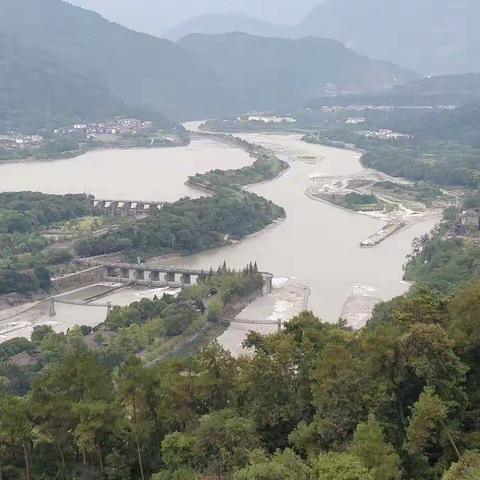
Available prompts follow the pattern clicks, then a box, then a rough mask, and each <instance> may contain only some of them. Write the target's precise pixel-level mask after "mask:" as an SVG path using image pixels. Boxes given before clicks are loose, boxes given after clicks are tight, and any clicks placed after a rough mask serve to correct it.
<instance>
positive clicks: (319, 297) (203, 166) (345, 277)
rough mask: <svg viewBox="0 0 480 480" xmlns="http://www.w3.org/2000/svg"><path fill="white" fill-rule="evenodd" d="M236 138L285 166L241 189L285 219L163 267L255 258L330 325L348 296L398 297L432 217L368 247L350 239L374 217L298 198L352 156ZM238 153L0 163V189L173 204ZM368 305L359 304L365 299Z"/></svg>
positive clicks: (270, 139) (196, 147)
mask: <svg viewBox="0 0 480 480" xmlns="http://www.w3.org/2000/svg"><path fill="white" fill-rule="evenodd" d="M241 136H242V137H243V138H245V139H246V140H249V141H251V142H254V143H258V144H261V145H264V146H266V147H268V148H271V149H272V150H273V151H274V152H275V153H277V155H279V156H280V157H281V158H283V159H285V160H287V161H288V162H289V164H290V167H291V168H290V169H289V170H288V171H287V172H286V173H285V174H284V175H283V176H281V177H280V178H278V179H276V180H273V181H271V182H267V183H264V184H260V185H256V186H254V187H252V188H251V189H250V190H251V191H253V192H255V193H257V194H258V195H261V196H263V197H265V198H268V199H270V200H272V201H273V202H275V203H277V204H278V205H281V206H283V207H284V208H285V210H286V212H287V219H286V220H285V221H284V222H282V223H279V224H277V225H275V226H272V227H270V228H267V229H266V230H264V231H262V232H260V233H258V234H256V235H253V236H251V237H249V238H247V239H245V240H244V241H242V242H240V243H238V244H236V245H231V246H227V247H223V248H220V249H216V250H211V251H207V252H203V253H200V254H197V255H192V256H189V257H183V258H177V259H169V260H168V261H167V263H169V264H177V265H188V266H191V267H199V268H205V269H209V268H210V267H211V266H213V267H216V266H218V265H220V264H221V263H223V261H224V260H225V261H226V262H227V263H228V265H229V266H231V267H236V268H242V267H243V266H245V265H246V264H247V263H248V262H250V261H253V260H256V261H257V262H258V264H259V266H260V267H261V268H262V269H263V270H267V271H271V272H273V273H274V274H275V275H276V276H277V277H295V278H297V279H298V280H299V281H301V282H303V283H304V284H306V285H307V286H308V287H310V289H311V296H310V303H309V307H310V308H311V309H312V310H314V311H315V312H316V313H317V314H318V315H320V316H321V317H322V318H323V319H325V320H330V321H335V320H336V319H338V317H339V316H340V314H341V313H342V311H343V308H344V304H345V302H346V300H347V298H349V296H351V295H352V293H357V294H358V293H359V292H360V293H363V294H365V293H366V294H367V297H369V298H371V299H374V300H375V299H379V298H381V299H384V300H387V299H390V298H392V297H394V296H396V295H399V294H402V293H403V292H404V291H405V290H406V289H407V288H408V285H407V284H405V283H404V282H402V280H401V279H402V273H403V272H402V265H403V263H404V261H405V257H406V256H407V255H408V254H409V252H410V251H411V242H412V240H413V239H414V238H416V237H418V236H420V235H422V234H424V233H427V232H428V231H429V230H431V229H432V228H433V226H434V225H435V223H436V222H437V221H438V216H435V215H430V216H425V217H421V218H419V219H418V220H417V221H416V222H414V223H413V224H412V225H410V226H409V227H408V228H406V229H404V230H402V231H401V232H399V233H398V234H397V235H395V236H393V237H392V238H390V239H388V240H387V241H385V242H384V243H382V244H381V245H380V246H378V247H376V248H373V249H362V248H360V242H361V241H362V240H364V239H365V238H366V237H368V236H369V235H371V234H372V233H375V232H376V231H377V230H378V229H379V228H380V227H381V226H382V225H383V223H384V222H383V221H382V220H380V219H375V218H372V217H369V216H366V215H360V214H355V213H350V212H348V211H345V210H342V209H339V208H336V207H333V206H331V205H328V204H324V203H321V202H315V201H313V200H311V199H309V198H308V197H307V196H306V195H305V190H306V188H307V187H308V186H309V183H310V179H309V177H310V175H312V174H316V173H321V174H325V175H332V176H349V175H352V174H355V173H359V172H361V171H362V169H363V167H362V166H361V164H360V162H359V158H360V155H359V154H358V153H356V152H352V151H347V150H340V149H335V148H330V147H324V146H321V145H311V144H306V143H304V142H302V141H301V137H300V136H299V135H271V134H245V135H241ZM251 161H252V160H251V159H250V158H249V157H248V156H247V154H246V153H245V152H243V151H242V150H240V149H238V148H234V147H231V146H228V145H225V144H220V143H216V142H214V141H212V140H205V139H200V140H194V141H193V142H192V143H191V145H189V146H187V147H179V148H175V149H153V150H142V149H137V150H104V151H97V152H91V153H87V154H86V155H83V156H81V157H78V158H75V159H68V160H61V161H45V162H34V163H22V164H7V165H2V166H0V190H2V191H4V190H37V191H43V192H47V193H80V192H91V193H93V194H94V195H96V196H97V198H107V199H110V198H111V199H125V200H165V201H173V200H176V199H178V198H180V197H182V196H185V195H189V196H198V193H197V192H194V191H192V190H191V189H189V188H188V187H186V186H185V184H184V183H185V181H186V180H187V179H188V176H189V175H194V174H195V173H198V172H205V171H208V170H211V169H215V168H221V169H229V168H238V167H242V166H245V165H247V164H250V163H251ZM367 303H368V302H367Z"/></svg>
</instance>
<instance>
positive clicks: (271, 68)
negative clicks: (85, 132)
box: [0, 0, 411, 120]
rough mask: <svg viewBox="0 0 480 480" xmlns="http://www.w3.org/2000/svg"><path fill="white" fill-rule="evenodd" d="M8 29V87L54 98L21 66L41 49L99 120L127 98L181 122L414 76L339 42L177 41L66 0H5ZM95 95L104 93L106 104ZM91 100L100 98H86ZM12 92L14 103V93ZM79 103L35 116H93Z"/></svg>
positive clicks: (4, 67) (3, 25) (2, 20)
mask: <svg viewBox="0 0 480 480" xmlns="http://www.w3.org/2000/svg"><path fill="white" fill-rule="evenodd" d="M0 35H2V37H3V38H4V40H3V42H4V43H5V44H6V43H8V42H9V41H11V42H13V43H14V44H17V45H21V48H18V49H17V51H16V53H13V52H10V53H8V52H9V50H8V49H4V55H3V57H2V58H3V60H2V64H1V65H0V66H1V68H0V76H1V77H0V81H1V82H2V84H8V85H13V84H15V85H17V84H18V85H22V90H26V91H27V92H29V93H30V94H32V95H34V96H37V97H38V98H39V99H45V98H51V91H50V90H51V89H49V88H47V86H48V84H49V83H50V82H49V81H48V80H47V81H45V82H43V83H41V82H35V80H34V78H35V76H33V75H24V74H22V73H21V72H22V70H21V69H16V68H12V65H15V64H24V65H29V64H30V62H31V58H30V57H31V56H32V55H33V52H36V53H35V62H36V64H37V65H36V66H35V70H38V71H44V70H46V69H47V67H48V68H50V69H51V68H54V70H55V71H56V72H57V73H56V74H55V75H56V76H58V77H59V78H61V79H62V81H63V82H64V84H65V87H64V88H63V87H62V89H61V90H65V91H68V88H67V87H68V85H70V87H69V88H70V91H71V92H75V98H77V99H78V103H80V104H83V105H84V106H85V107H86V106H87V105H90V104H91V103H95V104H96V105H95V108H92V110H91V112H90V111H89V112H88V113H89V118H91V117H98V116H99V115H100V113H101V111H102V110H103V111H104V113H105V116H110V115H111V114H112V113H114V112H116V111H118V109H121V105H123V104H125V105H127V106H128V108H126V113H128V112H129V109H131V108H135V109H141V110H148V111H152V112H161V113H163V114H164V115H165V116H166V117H167V118H171V119H175V120H178V119H189V118H204V117H208V116H218V115H222V114H230V113H238V112H243V111H246V110H250V109H258V108H262V109H263V108H265V109H277V108H281V107H286V106H292V105H295V106H300V105H302V104H303V103H305V102H306V101H307V100H309V98H310V97H315V96H318V95H323V94H325V93H326V91H327V90H328V89H332V88H333V89H334V90H340V91H341V90H349V91H350V90H351V91H354V92H359V93H362V92H370V91H372V90H377V89H379V88H384V87H388V86H391V85H393V84H396V83H400V82H403V81H405V80H408V79H409V78H411V74H410V72H408V71H405V70H403V69H401V68H399V67H396V66H394V65H392V64H389V63H385V62H377V61H372V60H370V59H369V58H366V57H363V56H361V55H358V54H357V53H355V52H353V51H351V50H348V49H346V48H344V47H343V46H342V45H340V44H338V43H337V42H333V41H325V40H319V39H306V40H302V41H293V40H279V39H265V38H256V37H251V36H247V35H233V36H232V35H230V36H229V35H226V36H219V37H215V38H211V37H197V38H195V39H194V40H193V41H192V38H186V39H184V40H183V41H182V42H180V43H178V44H175V43H173V42H170V41H168V40H163V39H159V38H156V37H153V36H149V35H146V34H142V33H138V32H134V31H131V30H128V29H126V28H125V27H122V26H120V25H118V24H114V23H111V22H109V21H107V20H105V19H104V18H102V17H101V16H100V15H98V14H96V13H93V12H91V11H87V10H84V9H81V8H79V7H74V6H72V5H70V4H68V3H65V2H63V1H61V0H42V1H41V2H39V1H38V0H2V16H1V17H0ZM212 52H215V54H214V55H212V54H211V53H212ZM39 62H40V63H43V64H44V66H43V67H42V66H39V65H38V63H39ZM30 67H33V65H30ZM23 71H28V70H23ZM15 72H18V73H15ZM72 75H73V76H74V77H75V78H72ZM17 76H18V77H19V79H18V81H19V82H23V83H18V82H17V80H16V77H17ZM82 79H83V80H82ZM9 88H10V87H9ZM79 89H84V90H85V92H84V93H82V92H81V91H79ZM95 92H104V94H101V95H99V96H100V97H101V98H100V99H99V101H98V102H97V101H95V100H94V98H96V94H95ZM25 98H27V97H25ZM86 98H90V99H91V101H83V99H86ZM2 99H3V101H4V102H6V101H8V99H7V100H5V95H3V96H0V101H1V100H2ZM80 99H82V100H81V101H80ZM72 103H73V104H74V103H75V100H74V99H72V100H70V99H69V100H68V101H65V102H60V101H58V102H56V101H53V100H52V101H49V103H48V105H47V107H48V108H47V107H46V106H45V105H44V104H43V103H42V102H41V101H38V102H33V103H32V105H31V107H32V108H33V109H35V108H36V109H37V112H36V113H35V114H34V115H33V118H41V117H42V115H44V116H45V117H44V118H45V120H47V119H52V118H57V119H62V118H65V119H66V118H67V117H68V118H72V119H74V120H78V119H79V118H82V117H84V116H85V118H86V115H87V110H89V109H88V108H85V109H82V105H78V108H76V110H75V111H72V106H73V105H72ZM35 106H36V107H35ZM9 108H10V110H11V109H12V108H13V107H12V106H10V107H8V106H5V105H2V104H0V109H2V110H5V111H7V112H8V111H9ZM62 110H63V111H62ZM92 112H93V113H92Z"/></svg>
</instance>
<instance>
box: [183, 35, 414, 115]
mask: <svg viewBox="0 0 480 480" xmlns="http://www.w3.org/2000/svg"><path fill="white" fill-rule="evenodd" d="M178 44H179V45H180V46H181V47H183V48H185V49H187V50H189V51H190V52H192V53H194V54H196V55H197V56H198V57H199V58H200V59H202V61H203V62H205V63H206V64H208V65H209V66H210V67H211V68H212V69H213V70H214V71H215V73H216V74H217V75H218V76H219V77H220V78H221V79H222V81H223V83H224V85H228V86H229V87H230V88H231V90H232V91H233V92H235V99H234V101H235V103H236V105H237V106H241V107H242V108H243V110H249V109H257V110H258V109H278V108H286V107H295V106H298V105H302V104H304V103H305V102H306V101H307V100H309V99H310V98H312V97H316V96H319V95H325V94H326V93H338V92H344V91H349V92H357V93H366V92H373V91H378V90H380V89H383V88H387V87H390V86H392V85H395V84H398V83H401V82H404V81H406V80H408V79H411V78H413V75H412V74H411V73H410V72H408V71H406V70H403V69H401V68H399V67H397V66H395V65H393V64H391V63H388V62H380V61H374V60H371V59H369V58H367V57H365V56H363V55H359V54H358V53H356V52H353V51H351V50H349V49H347V48H345V47H344V46H343V45H341V44H340V43H338V42H336V41H333V40H324V39H320V38H304V39H301V40H288V39H280V38H266V37H256V36H252V35H247V34H243V33H230V34H224V35H200V34H194V35H189V36H187V37H185V38H183V39H182V40H180V41H179V43H178Z"/></svg>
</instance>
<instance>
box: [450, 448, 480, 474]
mask: <svg viewBox="0 0 480 480" xmlns="http://www.w3.org/2000/svg"><path fill="white" fill-rule="evenodd" d="M479 478H480V452H478V451H469V452H465V453H464V454H463V455H462V457H461V458H460V460H459V461H458V462H457V463H454V464H453V465H452V466H451V467H450V470H448V472H447V473H445V475H444V476H443V478H442V480H478V479H479Z"/></svg>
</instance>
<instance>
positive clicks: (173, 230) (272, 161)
mask: <svg viewBox="0 0 480 480" xmlns="http://www.w3.org/2000/svg"><path fill="white" fill-rule="evenodd" d="M220 138H221V139H223V140H226V141H229V142H232V143H234V144H235V145H238V146H240V147H242V148H245V149H246V150H247V152H248V153H249V154H250V155H251V156H252V157H254V158H255V161H254V163H253V164H252V165H250V166H248V167H244V168H241V169H237V170H214V171H211V172H207V173H204V174H197V175H195V176H193V177H190V179H189V181H188V184H189V185H191V186H192V187H194V188H199V189H201V190H207V191H208V192H210V193H211V194H212V196H208V197H203V198H199V199H195V200H192V199H189V198H185V199H182V200H179V201H177V202H174V203H172V204H170V205H167V206H165V207H163V208H162V209H161V210H159V211H157V212H154V213H152V214H150V215H149V216H148V217H147V218H146V219H145V220H142V221H137V222H136V224H135V225H133V224H130V225H126V226H124V227H121V228H120V229H118V230H116V231H115V232H114V233H107V234H105V235H103V236H100V237H98V238H91V239H86V240H84V241H81V242H79V243H78V245H77V252H78V253H79V254H80V255H88V256H91V255H99V254H105V253H112V252H120V251H129V250H134V251H135V252H141V253H143V254H150V255H152V254H153V255H163V254H168V253H173V252H180V253H183V254H188V253H192V252H199V251H202V250H206V249H208V248H213V247H218V246H221V245H225V244H226V243H228V242H230V241H231V239H234V240H238V239H241V238H243V237H245V236H246V235H248V234H251V233H255V232H257V231H259V230H262V229H263V228H264V227H266V226H267V225H269V224H271V223H273V222H275V221H276V220H279V219H281V218H284V217H285V211H284V210H283V208H282V207H279V206H276V205H275V204H274V203H273V202H271V201H269V200H266V199H264V198H262V197H260V196H258V195H255V194H253V193H250V192H247V191H245V190H243V189H242V187H244V186H247V185H249V184H252V183H258V182H261V181H265V180H271V179H273V178H275V177H276V176H277V175H279V174H280V173H281V172H282V171H284V170H285V169H286V168H288V164H287V163H286V162H284V161H282V160H280V159H278V158H277V157H276V156H275V155H273V154H272V153H270V152H269V151H268V150H266V149H264V148H262V147H257V146H255V145H252V144H250V143H248V142H245V141H243V140H241V139H238V138H235V137H229V136H222V135H220Z"/></svg>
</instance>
